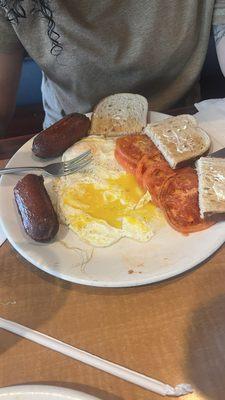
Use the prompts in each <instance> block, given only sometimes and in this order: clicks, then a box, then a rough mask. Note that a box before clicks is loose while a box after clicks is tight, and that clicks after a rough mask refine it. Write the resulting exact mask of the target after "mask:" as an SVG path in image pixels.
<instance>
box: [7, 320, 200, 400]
mask: <svg viewBox="0 0 225 400" xmlns="http://www.w3.org/2000/svg"><path fill="white" fill-rule="evenodd" d="M0 328H2V329H5V330H7V331H9V332H13V333H15V334H16V335H19V336H22V337H24V338H26V339H29V340H31V341H33V342H35V343H39V344H41V345H42V346H45V347H48V348H49V349H52V350H55V351H57V352H59V353H62V354H65V355H66V356H69V357H71V358H74V359H75V360H79V361H81V362H83V363H85V364H88V365H91V366H92V367H95V368H98V369H100V370H102V371H104V372H107V373H109V374H111V375H115V376H117V377H118V378H121V379H124V380H125V381H128V382H131V383H134V384H136V385H138V386H141V387H142V388H144V389H147V390H150V391H152V392H155V393H158V394H161V395H162V396H176V397H178V396H183V395H185V394H188V393H192V391H193V390H192V387H191V386H190V385H188V384H185V383H182V384H180V385H177V386H176V387H175V388H174V387H172V386H170V385H167V384H165V383H162V382H160V381H157V380H155V379H152V378H150V377H148V376H146V375H142V374H140V373H138V372H135V371H132V370H129V369H128V368H125V367H122V366H120V365H117V364H114V363H112V362H110V361H107V360H103V359H102V358H100V357H97V356H94V355H93V354H90V353H87V352H86V351H83V350H79V349H77V348H75V347H73V346H70V345H69V344H66V343H63V342H61V341H60V340H57V339H54V338H52V337H50V336H47V335H44V334H43V333H40V332H37V331H34V330H32V329H30V328H27V327H25V326H23V325H20V324H17V323H15V322H12V321H8V320H5V319H4V318H0Z"/></svg>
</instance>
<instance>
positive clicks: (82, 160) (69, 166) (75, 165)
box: [0, 150, 92, 176]
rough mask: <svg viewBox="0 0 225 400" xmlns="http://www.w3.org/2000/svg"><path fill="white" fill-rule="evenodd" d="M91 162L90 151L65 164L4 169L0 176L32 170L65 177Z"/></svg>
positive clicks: (0, 170) (1, 170)
mask: <svg viewBox="0 0 225 400" xmlns="http://www.w3.org/2000/svg"><path fill="white" fill-rule="evenodd" d="M91 161H92V155H91V151H90V150H88V151H85V152H84V153H82V154H80V155H79V156H77V157H75V158H73V159H72V160H69V161H65V162H58V163H53V164H48V165H45V166H32V167H15V168H3V169H0V175H4V174H16V173H18V172H25V171H32V170H39V171H40V170H41V171H45V172H47V173H48V174H49V175H53V176H64V175H69V174H72V173H74V172H77V171H79V170H80V169H82V168H84V167H85V166H86V165H88V164H89V163H90V162H91Z"/></svg>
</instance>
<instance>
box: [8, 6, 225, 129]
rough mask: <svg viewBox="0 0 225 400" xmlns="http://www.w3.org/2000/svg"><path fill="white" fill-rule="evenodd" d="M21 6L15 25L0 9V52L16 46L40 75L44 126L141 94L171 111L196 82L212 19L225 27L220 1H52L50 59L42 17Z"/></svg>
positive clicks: (156, 107)
mask: <svg viewBox="0 0 225 400" xmlns="http://www.w3.org/2000/svg"><path fill="white" fill-rule="evenodd" d="M21 4H22V6H23V7H24V10H25V12H26V18H19V22H18V23H10V22H9V21H8V20H7V18H6V16H7V7H0V52H12V51H13V50H14V49H15V48H17V47H18V46H21V44H22V46H23V47H24V48H25V49H26V51H27V52H28V54H29V55H30V56H31V57H32V58H33V59H34V60H35V61H36V62H37V64H38V65H39V66H40V68H41V69H42V71H43V82H42V94H43V104H44V109H45V112H46V118H45V123H44V126H45V127H47V126H49V125H50V124H52V123H54V122H55V121H57V120H58V119H60V118H61V117H62V116H64V115H65V114H68V113H70V112H74V111H76V112H81V113H86V112H89V111H91V110H92V109H93V107H94V105H95V104H96V103H97V102H98V101H99V100H100V99H101V98H103V97H105V96H107V95H110V94H113V93H117V92H133V93H140V94H143V95H144V96H146V97H147V99H148V100H149V101H150V104H151V108H152V109H153V110H158V111H160V110H164V109H166V108H168V107H171V106H172V105H173V104H175V103H176V102H177V101H178V100H179V99H181V98H183V97H184V96H185V95H186V94H187V93H188V92H189V91H190V89H191V88H192V87H193V86H194V84H195V83H196V81H197V80H198V77H199V73H200V71H201V68H202V65H203V62H204V59H205V55H206V51H207V46H208V39H209V34H210V29H211V24H212V22H213V18H214V23H225V0H217V1H215V0H204V1H203V0H168V1H165V0H138V1H137V0H121V1H120V0H98V1H96V0H79V1H78V0H73V1H69V0H52V1H48V4H49V6H50V8H51V10H52V12H53V20H54V22H55V28H54V30H55V32H57V33H58V34H59V35H60V38H59V42H60V44H61V45H62V47H63V48H62V51H61V53H60V54H59V55H58V56H57V57H56V56H54V55H52V54H51V52H50V50H51V47H52V44H51V41H50V39H49V37H48V35H47V29H48V22H47V20H46V18H43V16H42V15H41V13H32V12H31V10H32V7H33V2H32V1H31V0H24V1H23V2H22V3H21ZM28 90H29V88H28Z"/></svg>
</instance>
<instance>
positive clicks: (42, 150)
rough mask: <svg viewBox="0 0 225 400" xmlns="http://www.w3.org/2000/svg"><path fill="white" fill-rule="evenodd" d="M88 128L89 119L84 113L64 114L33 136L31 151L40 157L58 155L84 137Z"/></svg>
mask: <svg viewBox="0 0 225 400" xmlns="http://www.w3.org/2000/svg"><path fill="white" fill-rule="evenodd" d="M89 128H90V120H89V118H88V117H86V116H85V115H83V114H78V113H73V114H69V115H66V116H65V117H64V118H62V119H61V120H59V121H57V122H56V123H55V124H53V125H51V126H50V127H49V128H47V129H45V130H44V131H42V132H40V133H39V134H38V135H37V136H36V137H35V138H34V140H33V146H32V151H33V153H34V154H35V155H36V156H37V157H40V158H51V157H58V156H60V155H61V154H63V153H64V151H66V149H68V148H69V147H70V146H72V144H74V143H76V142H77V141H78V140H80V139H81V138H83V137H85V136H86V135H87V133H88V130H89Z"/></svg>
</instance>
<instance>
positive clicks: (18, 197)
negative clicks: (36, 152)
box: [14, 174, 59, 242]
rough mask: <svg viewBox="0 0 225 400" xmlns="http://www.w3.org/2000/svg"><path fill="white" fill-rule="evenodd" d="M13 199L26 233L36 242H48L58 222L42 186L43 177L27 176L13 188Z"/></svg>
mask: <svg viewBox="0 0 225 400" xmlns="http://www.w3.org/2000/svg"><path fill="white" fill-rule="evenodd" d="M14 197H15V201H16V204H17V208H18V211H19V214H20V216H21V219H22V223H23V227H24V229H25V231H26V233H27V234H28V235H29V236H30V237H31V238H32V239H34V240H36V241H38V242H49V241H50V240H51V239H53V238H54V237H55V235H56V233H57V232H58V229H59V222H58V218H57V215H56V212H55V210H54V208H53V206H52V202H51V200H50V197H49V195H48V193H47V190H46V189H45V186H44V179H43V176H38V175H33V174H28V175H26V176H24V178H22V179H21V180H20V181H19V182H18V183H17V184H16V186H15V188H14Z"/></svg>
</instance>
